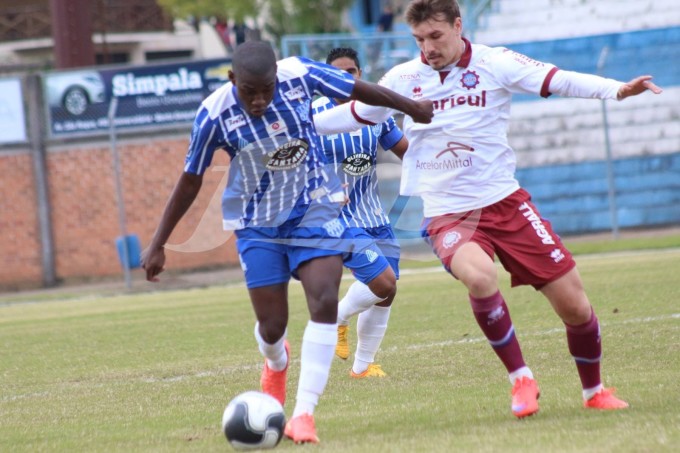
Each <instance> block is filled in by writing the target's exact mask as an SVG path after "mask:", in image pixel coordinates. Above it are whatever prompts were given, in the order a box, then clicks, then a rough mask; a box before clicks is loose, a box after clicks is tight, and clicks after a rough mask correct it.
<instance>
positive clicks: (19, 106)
mask: <svg viewBox="0 0 680 453" xmlns="http://www.w3.org/2000/svg"><path fill="white" fill-rule="evenodd" d="M0 124H1V125H2V127H0V143H18V142H25V141H26V118H25V112H24V101H23V96H22V92H21V80H19V79H18V78H14V77H13V78H3V79H0Z"/></svg>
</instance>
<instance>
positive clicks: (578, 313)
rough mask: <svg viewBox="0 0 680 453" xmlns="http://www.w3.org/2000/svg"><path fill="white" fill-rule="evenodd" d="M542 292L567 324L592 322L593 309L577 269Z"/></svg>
mask: <svg viewBox="0 0 680 453" xmlns="http://www.w3.org/2000/svg"><path fill="white" fill-rule="evenodd" d="M540 291H541V292H542V293H543V295H545V297H546V298H547V299H548V300H549V301H550V304H551V305H552V307H553V309H554V310H555V313H557V315H558V316H559V317H560V318H561V319H562V320H563V321H564V322H566V323H567V324H571V325H579V324H583V323H586V322H588V321H589V320H590V316H591V312H592V308H591V305H590V301H589V300H588V296H587V295H586V292H585V290H584V288H583V281H582V280H581V276H580V274H579V272H578V269H577V268H576V267H574V268H572V269H571V270H570V271H569V272H567V273H566V274H564V275H563V276H561V277H560V278H558V279H557V280H554V281H552V282H550V283H548V284H547V285H545V286H543V287H542V288H541V290H540Z"/></svg>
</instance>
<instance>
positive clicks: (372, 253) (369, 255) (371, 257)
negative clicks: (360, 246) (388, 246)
mask: <svg viewBox="0 0 680 453" xmlns="http://www.w3.org/2000/svg"><path fill="white" fill-rule="evenodd" d="M366 258H368V262H369V263H372V262H374V261H375V260H377V259H378V254H377V253H376V252H375V251H373V250H371V249H368V250H366Z"/></svg>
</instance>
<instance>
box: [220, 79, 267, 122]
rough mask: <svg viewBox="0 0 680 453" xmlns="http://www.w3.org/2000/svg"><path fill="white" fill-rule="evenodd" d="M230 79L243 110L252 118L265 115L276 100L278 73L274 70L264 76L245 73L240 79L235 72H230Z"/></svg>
mask: <svg viewBox="0 0 680 453" xmlns="http://www.w3.org/2000/svg"><path fill="white" fill-rule="evenodd" d="M229 79H230V80H231V82H232V83H233V84H234V85H235V86H236V92H237V94H238V98H239V100H240V101H241V104H242V105H243V109H244V110H245V111H246V112H247V113H248V114H249V115H252V116H262V115H264V112H265V111H266V110H267V106H269V104H270V103H271V102H272V100H273V99H274V90H275V88H276V71H275V70H274V71H272V72H271V73H269V74H266V75H264V76H255V75H252V74H248V73H244V74H243V75H241V76H240V77H236V75H235V74H234V73H233V72H230V73H229Z"/></svg>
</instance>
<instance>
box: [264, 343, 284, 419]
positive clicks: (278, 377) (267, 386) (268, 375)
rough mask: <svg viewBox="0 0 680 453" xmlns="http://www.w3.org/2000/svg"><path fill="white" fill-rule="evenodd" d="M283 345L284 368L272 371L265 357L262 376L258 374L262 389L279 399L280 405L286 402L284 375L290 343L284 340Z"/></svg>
mask: <svg viewBox="0 0 680 453" xmlns="http://www.w3.org/2000/svg"><path fill="white" fill-rule="evenodd" d="M283 346H284V347H285V348H286V356H287V362H286V368H284V369H283V370H281V371H274V370H272V369H271V368H269V365H267V359H265V361H264V368H263V369H262V376H260V387H262V391H263V392H264V393H266V394H268V395H271V396H273V397H274V398H276V399H277V400H279V403H281V406H283V404H284V403H285V402H286V377H287V375H288V365H289V364H290V344H289V343H288V340H285V341H284V343H283Z"/></svg>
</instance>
